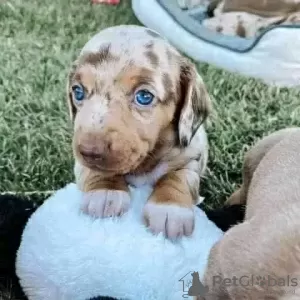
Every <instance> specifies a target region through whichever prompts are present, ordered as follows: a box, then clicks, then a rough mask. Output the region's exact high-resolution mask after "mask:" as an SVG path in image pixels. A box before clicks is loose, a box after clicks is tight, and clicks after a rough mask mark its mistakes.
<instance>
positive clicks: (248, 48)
mask: <svg viewBox="0 0 300 300" xmlns="http://www.w3.org/2000/svg"><path fill="white" fill-rule="evenodd" d="M132 7H133V10H134V12H135V14H136V16H137V18H138V19H139V20H140V22H141V23H143V24H144V25H145V26H147V27H149V28H151V29H153V30H156V31H157V32H158V33H160V34H161V35H162V36H164V37H165V38H166V39H168V40H169V41H170V42H171V43H172V44H173V45H174V46H175V47H177V48H178V49H179V50H180V51H182V52H184V53H185V54H187V55H188V56H190V57H191V58H193V59H194V60H196V61H202V62H207V63H211V64H213V65H215V66H218V67H220V68H223V69H226V70H228V71H231V72H237V73H240V74H242V75H246V76H251V77H254V78H259V79H261V80H263V81H264V82H266V83H269V84H272V85H273V84H275V85H278V86H287V87H292V86H299V85H300V55H299V53H298V52H299V50H298V49H300V24H299V25H295V24H293V25H276V26H270V27H268V28H267V29H265V30H264V31H263V32H261V33H260V34H259V35H257V36H256V37H254V38H241V37H235V36H226V35H224V34H222V33H218V32H215V31H212V30H209V29H208V28H205V27H204V26H203V25H202V24H201V23H202V21H203V20H204V19H205V18H207V17H208V16H207V13H206V8H205V7H204V6H198V7H196V8H193V9H189V10H182V9H181V8H180V7H179V6H178V4H177V0H147V1H142V0H132Z"/></svg>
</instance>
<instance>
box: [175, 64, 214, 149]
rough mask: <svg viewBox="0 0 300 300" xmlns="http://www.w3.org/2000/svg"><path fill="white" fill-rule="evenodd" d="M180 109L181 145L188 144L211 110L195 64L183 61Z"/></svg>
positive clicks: (209, 101) (208, 98)
mask: <svg viewBox="0 0 300 300" xmlns="http://www.w3.org/2000/svg"><path fill="white" fill-rule="evenodd" d="M180 72H181V74H180V85H181V97H182V99H181V103H182V104H181V111H180V116H179V124H178V127H179V128H178V129H179V130H178V132H179V142H180V145H181V146H182V147H186V146H188V145H189V144H190V142H191V140H192V138H193V136H194V134H195V133H196V131H197V129H198V128H199V127H200V125H201V124H202V123H203V122H204V121H205V120H206V118H207V117H208V115H209V113H210V110H211V100H210V97H209V95H208V92H207V90H206V87H205V85H204V83H203V80H202V78H201V77H200V75H199V74H198V72H197V70H196V68H195V66H194V65H193V64H192V63H190V62H188V61H184V62H183V63H182V65H181V69H180Z"/></svg>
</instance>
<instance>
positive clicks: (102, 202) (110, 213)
mask: <svg viewBox="0 0 300 300" xmlns="http://www.w3.org/2000/svg"><path fill="white" fill-rule="evenodd" d="M129 205H130V196H129V193H128V192H125V191H119V190H96V191H91V192H88V193H84V196H83V203H82V207H81V208H82V210H83V212H85V213H86V214H88V215H91V216H93V217H98V218H108V217H115V216H121V215H123V214H124V213H125V212H126V211H127V210H128V209H129Z"/></svg>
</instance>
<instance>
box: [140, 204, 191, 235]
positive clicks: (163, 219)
mask: <svg viewBox="0 0 300 300" xmlns="http://www.w3.org/2000/svg"><path fill="white" fill-rule="evenodd" d="M144 220H145V224H146V226H147V227H148V228H149V229H150V230H151V231H152V232H153V233H154V234H158V233H160V232H162V233H163V234H164V235H165V236H166V237H168V238H170V239H176V238H179V237H182V236H189V235H191V234H192V233H193V230H194V222H195V216H194V211H193V209H192V208H187V207H181V206H177V205H174V204H168V205H166V204H157V203H154V202H151V201H149V202H148V203H147V204H146V206H145V208H144Z"/></svg>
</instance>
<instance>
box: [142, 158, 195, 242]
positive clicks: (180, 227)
mask: <svg viewBox="0 0 300 300" xmlns="http://www.w3.org/2000/svg"><path fill="white" fill-rule="evenodd" d="M198 164H199V162H197V161H192V162H190V163H189V164H188V166H187V167H186V168H185V169H180V170H176V171H171V172H170V173H168V174H166V175H165V176H163V177H162V178H161V179H160V180H159V181H158V182H157V183H156V185H155V187H154V191H153V193H152V195H151V197H150V199H149V201H148V203H147V204H146V206H145V210H144V217H145V223H146V225H148V226H149V228H150V230H151V231H152V232H154V233H159V232H163V233H164V234H165V235H166V236H167V237H169V238H177V237H180V236H183V235H191V234H192V232H193V229H194V210H193V205H194V204H196V203H197V201H198V199H199V194H198V193H199V184H200V175H199V174H198V172H197V167H198Z"/></svg>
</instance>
